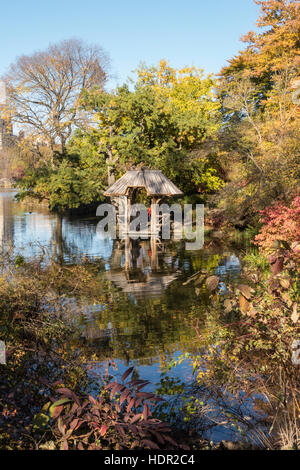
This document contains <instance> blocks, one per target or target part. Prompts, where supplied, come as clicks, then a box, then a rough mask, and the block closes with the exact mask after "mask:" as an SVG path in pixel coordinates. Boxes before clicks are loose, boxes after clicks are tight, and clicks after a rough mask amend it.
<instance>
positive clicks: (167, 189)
mask: <svg viewBox="0 0 300 470" xmlns="http://www.w3.org/2000/svg"><path fill="white" fill-rule="evenodd" d="M140 189H145V190H146V193H147V196H149V197H151V233H152V234H154V233H156V231H157V230H156V229H157V227H156V212H155V211H156V204H158V203H159V201H160V200H161V199H162V198H166V197H174V196H181V195H182V194H183V192H182V191H180V189H179V188H177V186H175V184H174V183H172V181H170V180H169V179H168V178H167V177H166V176H165V175H164V174H163V173H162V171H161V170H149V169H148V168H142V169H141V170H129V171H127V173H125V175H123V176H122V177H121V178H120V179H118V180H117V181H116V182H115V183H114V184H113V185H112V186H110V188H108V189H107V191H106V192H105V193H104V195H105V196H108V197H111V198H116V197H125V198H126V202H127V207H128V216H129V217H130V205H131V202H133V201H134V198H135V194H136V192H137V191H138V190H140Z"/></svg>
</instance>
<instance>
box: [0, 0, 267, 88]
mask: <svg viewBox="0 0 300 470" xmlns="http://www.w3.org/2000/svg"><path fill="white" fill-rule="evenodd" d="M0 5H1V10H0V12H1V16H0V41H1V42H0V50H1V53H0V75H1V74H3V73H5V71H6V69H7V68H8V66H9V64H10V63H11V62H13V61H14V60H15V58H16V57H17V56H19V55H22V54H31V53H32V52H34V51H36V50H42V49H44V48H46V47H47V46H48V44H49V43H50V42H52V43H53V42H57V41H60V40H62V39H69V38H71V37H77V38H81V39H83V40H84V41H86V42H88V43H93V44H98V45H100V46H102V47H103V48H104V50H105V51H106V52H107V53H108V55H109V56H110V58H111V73H112V74H113V75H114V78H112V79H110V81H109V85H108V87H109V88H111V87H114V86H115V85H116V84H121V83H123V82H124V81H125V80H126V79H127V77H128V76H130V75H132V73H131V72H132V71H133V70H134V69H136V67H137V66H138V64H139V63H140V62H142V61H144V62H146V63H147V64H148V65H152V64H156V63H158V61H159V60H160V59H161V58H165V59H167V60H169V61H170V63H171V65H172V66H174V67H183V66H186V65H195V66H198V67H201V68H204V69H205V71H206V72H210V73H211V72H212V73H217V72H218V71H219V70H220V68H221V67H222V65H224V64H226V60H227V59H229V58H230V57H232V56H233V55H234V54H235V53H237V52H238V50H239V49H241V48H242V47H243V45H242V43H240V41H239V39H240V37H241V35H242V34H245V33H246V32H248V31H249V30H250V29H254V28H255V21H256V19H257V16H258V11H259V7H258V6H257V5H256V4H255V3H254V1H253V0H152V1H149V0H147V1H143V0H127V1H121V0H110V1H109V0H80V1H78V0H51V1H47V0H38V1H37V0H11V1H4V0H0Z"/></svg>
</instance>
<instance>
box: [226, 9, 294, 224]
mask: <svg viewBox="0 0 300 470" xmlns="http://www.w3.org/2000/svg"><path fill="white" fill-rule="evenodd" d="M256 3H258V4H260V5H261V15H260V17H259V19H258V21H257V25H258V27H259V28H260V29H259V31H258V32H257V33H254V32H250V33H248V34H247V35H246V36H244V38H243V41H244V42H246V43H247V46H246V48H245V49H244V50H243V51H241V52H240V53H239V54H238V55H237V56H236V57H234V58H233V59H231V60H230V61H229V65H228V66H226V67H224V68H223V69H222V70H221V73H220V81H219V94H220V99H221V101H222V111H223V118H224V126H223V130H222V134H221V140H220V143H221V145H222V147H223V151H224V153H223V162H224V166H225V165H226V166H227V168H230V169H229V171H227V179H228V184H227V185H226V187H225V190H224V191H225V192H223V195H222V196H224V198H225V200H226V202H227V203H228V202H229V206H230V205H231V207H232V208H233V212H234V213H235V214H238V213H239V214H240V215H241V210H239V211H237V210H236V208H237V206H239V207H240V208H241V207H243V210H244V215H245V214H246V213H247V212H248V213H249V214H250V213H251V212H252V213H253V211H257V210H258V209H263V208H264V207H266V206H268V205H269V204H270V202H271V201H272V200H273V199H274V198H278V197H284V198H286V199H289V198H291V197H292V196H293V194H294V192H295V191H296V190H297V187H298V186H299V180H300V173H299V163H300V154H299V142H300V132H299V129H300V122H299V118H300V114H299V103H297V102H296V100H295V99H294V98H293V97H294V94H295V91H294V89H293V84H294V83H295V79H296V78H297V75H298V74H299V64H300V49H299V32H300V4H299V2H298V1H295V0H293V1H288V0H266V1H260V0H259V1H258V0H257V1H256ZM227 208H228V204H227Z"/></svg>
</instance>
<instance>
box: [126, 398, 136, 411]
mask: <svg viewBox="0 0 300 470" xmlns="http://www.w3.org/2000/svg"><path fill="white" fill-rule="evenodd" d="M134 402H135V398H131V400H130V402H129V403H128V405H127V408H126V411H127V413H128V411H130V410H131V408H132V407H133V405H134Z"/></svg>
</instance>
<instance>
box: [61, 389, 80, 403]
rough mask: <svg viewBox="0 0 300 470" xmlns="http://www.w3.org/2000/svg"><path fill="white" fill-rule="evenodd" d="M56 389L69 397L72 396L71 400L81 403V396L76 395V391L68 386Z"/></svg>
mask: <svg viewBox="0 0 300 470" xmlns="http://www.w3.org/2000/svg"><path fill="white" fill-rule="evenodd" d="M56 391H57V392H58V393H60V394H61V395H64V396H65V397H67V398H71V400H73V401H75V403H77V405H80V400H79V398H78V397H77V395H75V393H74V392H72V390H69V389H68V388H58V389H57V390H56Z"/></svg>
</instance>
